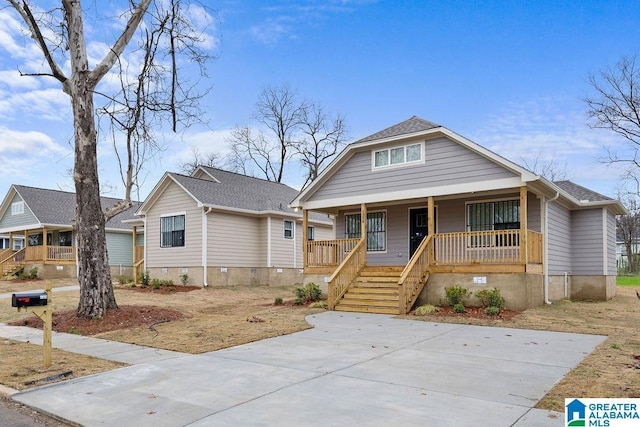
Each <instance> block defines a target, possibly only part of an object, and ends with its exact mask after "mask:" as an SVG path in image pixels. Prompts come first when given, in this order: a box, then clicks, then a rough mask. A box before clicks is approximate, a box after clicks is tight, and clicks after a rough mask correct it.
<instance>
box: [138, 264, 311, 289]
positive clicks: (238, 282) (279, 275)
mask: <svg viewBox="0 0 640 427" xmlns="http://www.w3.org/2000/svg"><path fill="white" fill-rule="evenodd" d="M147 271H148V272H149V275H150V277H151V279H161V280H173V283H174V284H176V285H179V284H181V283H182V279H181V276H182V275H183V274H186V275H187V276H189V280H188V282H187V285H190V286H203V285H204V275H203V268H202V267H199V266H196V267H164V268H157V267H154V268H147ZM302 282H303V274H302V269H298V268H268V267H256V268H249V267H208V268H207V284H208V285H209V286H299V285H301V284H302Z"/></svg>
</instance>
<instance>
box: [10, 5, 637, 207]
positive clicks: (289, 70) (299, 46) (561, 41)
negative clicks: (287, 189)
mask: <svg viewBox="0 0 640 427" xmlns="http://www.w3.org/2000/svg"><path fill="white" fill-rule="evenodd" d="M104 3H107V2H104ZM116 3H117V2H116ZM87 4H91V5H94V6H95V4H94V3H93V2H87ZM209 5H210V6H211V7H212V8H214V9H215V10H216V13H217V19H218V20H219V25H217V26H216V27H215V31H214V32H213V33H212V37H213V38H215V43H212V52H214V53H215V54H216V55H217V56H218V58H217V59H216V60H215V61H214V62H212V63H211V64H210V65H209V76H210V79H209V80H208V83H209V84H211V85H212V87H213V88H212V90H211V92H210V93H209V95H208V96H207V98H206V99H205V100H204V101H205V111H207V117H206V118H207V119H208V121H209V123H208V126H206V127H204V126H201V127H197V128H192V129H189V130H188V131H187V132H186V133H185V134H184V135H175V136H174V135H171V134H167V135H166V136H165V138H164V146H165V149H164V151H163V152H162V153H160V154H158V156H156V158H155V159H154V160H153V161H152V162H150V163H149V164H148V170H147V173H146V178H145V181H144V185H143V187H142V192H141V195H140V196H141V197H142V198H144V197H145V196H146V195H147V194H148V192H149V191H150V190H151V189H152V188H153V185H155V183H156V182H157V181H158V179H159V178H160V177H161V176H162V174H163V173H164V172H165V171H167V170H169V171H177V170H178V165H179V163H180V162H181V161H183V160H184V159H186V158H187V157H189V153H190V151H191V149H192V147H195V148H197V149H198V150H200V151H201V152H207V151H217V152H224V151H225V150H226V149H227V146H228V144H227V141H226V140H227V138H228V135H229V131H230V130H231V129H233V128H234V127H236V126H238V125H251V124H253V122H252V119H251V116H252V113H253V110H254V105H255V102H256V100H257V98H258V95H259V93H260V91H261V90H262V88H263V87H264V86H266V85H277V84H281V83H284V82H286V83H289V84H290V85H291V86H292V87H293V88H294V89H296V90H297V91H298V92H299V93H300V95H302V96H303V97H305V98H309V99H313V100H315V101H317V102H319V103H321V104H323V105H324V107H325V108H326V109H327V110H329V111H332V112H340V113H342V114H344V115H345V116H346V118H347V122H348V125H349V141H354V140H356V139H359V138H361V137H363V136H366V135H369V134H372V133H374V132H377V131H379V130H381V129H383V128H386V127H388V126H390V125H393V124H395V123H398V122H400V121H403V120H405V119H407V118H409V117H411V116H412V115H417V116H420V117H422V118H424V119H427V120H430V121H433V122H436V123H438V124H441V125H443V126H445V127H447V128H449V129H451V130H453V131H455V132H457V133H459V134H461V135H463V136H465V137H467V138H469V139H471V140H473V141H475V142H477V143H478V144H481V145H483V146H485V147H487V148H489V149H491V150H493V151H495V152H497V153H498V154H501V155H502V156H504V157H507V158H509V159H510V160H513V161H515V162H516V163H520V164H522V163H523V162H524V161H525V160H526V161H529V162H532V161H533V159H535V158H536V157H539V158H540V159H541V160H547V161H548V160H550V159H555V162H556V164H557V165H558V166H559V167H561V168H564V167H565V165H566V172H567V178H568V179H571V180H573V181H574V182H576V183H579V184H582V185H585V186H587V187H589V188H592V189H594V190H596V191H599V192H601V193H603V194H606V195H609V196H615V191H616V186H617V185H618V183H619V167H618V168H613V167H606V166H604V165H602V164H600V163H599V162H598V158H601V157H602V156H603V155H604V147H605V146H608V147H616V146H617V145H619V144H621V143H622V141H621V140H620V139H619V138H617V137H616V136H615V135H613V134H612V133H610V132H607V131H602V130H593V129H590V128H589V127H588V125H587V117H586V107H585V104H584V103H583V101H582V99H583V98H584V97H585V96H586V95H587V94H589V93H590V86H589V84H588V76H589V74H590V73H597V72H598V71H599V70H600V69H602V68H604V67H606V66H611V65H613V64H615V62H616V61H617V60H618V59H619V58H620V57H621V56H623V55H633V54H637V53H639V51H640V25H638V22H640V7H638V3H637V1H627V2H624V1H619V2H613V1H609V2H607V1H587V0H584V1H544V2H543V1H482V2H480V1H374V0H351V1H350V0H342V1H338V0H336V1H331V0H329V1H311V0H309V1H304V0H298V1H242V0H221V1H217V2H209ZM100 6H102V2H100ZM15 22H16V21H15V16H14V15H12V14H10V12H9V11H8V10H6V9H4V10H0V161H1V162H2V165H3V172H4V173H2V174H1V175H0V191H3V192H6V190H7V189H8V188H9V186H10V185H11V184H13V183H15V184H25V185H32V186H38V187H45V188H61V189H65V190H73V184H72V181H71V179H70V178H69V176H68V173H67V171H68V170H69V169H70V168H71V167H72V165H73V159H72V149H71V145H70V143H71V139H72V135H73V133H72V128H71V121H70V111H69V110H70V109H69V101H68V99H67V98H66V95H64V94H62V92H61V91H60V90H59V85H58V84H57V83H56V82H55V81H50V80H45V79H41V78H40V79H38V78H29V77H19V76H18V72H17V68H18V67H19V68H20V69H22V70H25V69H29V68H28V67H37V66H38V64H41V61H40V60H39V59H38V52H37V51H34V50H33V48H31V47H30V44H29V43H28V42H25V40H24V39H23V38H22V37H20V36H19V31H18V28H17V26H16V24H15ZM100 34H104V33H102V32H101V33H100ZM107 34H108V32H107ZM103 37H105V36H104V35H103ZM105 39H106V37H105ZM34 64H35V65H34ZM297 172H298V171H297V168H296V167H295V165H291V167H290V169H289V173H288V175H287V179H286V182H287V183H288V184H290V185H292V186H297V185H300V184H301V178H300V177H299V176H298V175H299V174H298V173H297ZM100 174H101V182H102V183H103V184H105V183H106V184H109V185H110V186H112V187H117V186H118V184H119V179H118V175H117V170H116V169H115V164H114V162H113V155H112V151H111V149H110V146H109V145H108V144H102V145H101V148H100ZM109 195H111V196H114V197H117V196H121V195H122V193H121V192H119V190H118V189H117V188H116V189H114V190H113V191H111V192H110V194H109Z"/></svg>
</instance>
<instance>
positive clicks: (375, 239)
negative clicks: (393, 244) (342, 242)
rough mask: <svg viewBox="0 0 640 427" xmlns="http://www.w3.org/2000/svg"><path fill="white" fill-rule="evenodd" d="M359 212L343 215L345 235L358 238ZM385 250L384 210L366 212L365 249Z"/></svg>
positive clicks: (372, 250) (385, 224) (385, 223)
mask: <svg viewBox="0 0 640 427" xmlns="http://www.w3.org/2000/svg"><path fill="white" fill-rule="evenodd" d="M360 218H361V216H360V214H359V213H358V214H347V215H345V216H344V221H345V227H344V232H345V237H346V238H347V239H359V238H360ZM386 250H387V216H386V213H385V212H367V251H369V252H378V251H381V252H384V251H386Z"/></svg>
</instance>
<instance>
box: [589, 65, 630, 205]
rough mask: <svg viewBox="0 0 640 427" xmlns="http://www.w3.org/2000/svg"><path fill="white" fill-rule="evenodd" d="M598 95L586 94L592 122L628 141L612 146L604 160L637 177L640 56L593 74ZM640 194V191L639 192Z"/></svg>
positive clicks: (592, 85)
mask: <svg viewBox="0 0 640 427" xmlns="http://www.w3.org/2000/svg"><path fill="white" fill-rule="evenodd" d="M589 83H590V84H591V87H592V88H593V89H594V91H595V95H594V96H590V97H587V98H585V100H584V101H585V103H586V104H587V107H588V116H589V118H590V126H591V127H593V128H600V129H609V130H612V131H613V132H615V133H616V134H618V135H620V136H622V137H623V138H624V139H625V140H626V141H627V144H626V146H625V147H623V148H622V149H620V150H613V149H608V150H607V155H606V157H605V158H603V159H602V161H603V162H604V163H608V164H620V165H623V166H624V167H625V168H626V172H625V175H626V178H629V179H632V180H635V181H636V182H637V181H638V180H637V176H638V172H640V153H639V152H638V150H639V149H640V67H638V65H636V56H625V57H623V58H622V59H620V60H619V61H618V62H617V63H616V64H615V66H614V67H608V68H605V69H603V70H601V71H600V73H598V74H592V75H590V76H589ZM638 194H640V193H638Z"/></svg>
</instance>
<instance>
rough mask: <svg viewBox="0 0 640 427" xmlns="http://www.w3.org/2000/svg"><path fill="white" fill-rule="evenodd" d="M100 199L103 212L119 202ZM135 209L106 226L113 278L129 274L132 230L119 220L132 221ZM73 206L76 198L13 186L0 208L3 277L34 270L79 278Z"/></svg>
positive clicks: (135, 205) (43, 275)
mask: <svg viewBox="0 0 640 427" xmlns="http://www.w3.org/2000/svg"><path fill="white" fill-rule="evenodd" d="M101 200H102V206H103V207H108V206H112V205H114V204H115V203H117V202H118V200H117V199H112V198H108V197H102V199H101ZM139 205H140V203H139V202H134V203H133V206H132V207H131V208H129V209H128V210H126V211H124V212H122V213H120V214H118V215H116V216H115V217H114V218H112V219H111V220H109V221H108V222H107V224H106V225H105V231H106V234H105V236H106V241H107V251H108V253H109V264H110V265H111V274H112V275H114V276H115V275H130V274H131V270H132V269H131V267H132V264H133V246H134V243H133V235H132V232H133V231H132V227H131V226H130V225H128V224H126V223H123V220H127V219H131V218H133V213H134V212H135V210H136V209H137V208H138V207H139ZM75 206H76V196H75V194H74V193H69V192H64V191H57V190H48V189H44V188H34V187H27V186H24V185H12V186H11V188H10V189H9V191H8V192H7V195H6V196H5V198H4V200H3V202H2V205H0V238H1V239H2V249H0V263H1V265H2V274H3V275H5V274H8V273H12V272H15V271H16V270H18V269H20V268H25V270H28V269H29V268H31V267H34V266H35V267H37V268H38V277H40V278H45V279H48V278H49V279H50V278H65V277H77V267H76V236H75V233H74V231H73V221H74V217H75ZM44 236H46V238H45V237H44ZM139 238H141V236H140V237H139Z"/></svg>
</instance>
